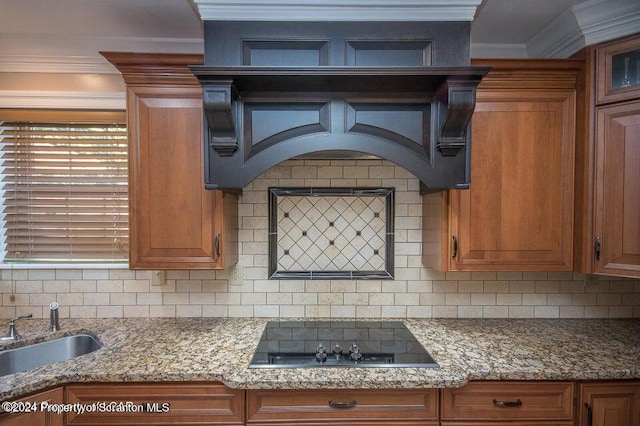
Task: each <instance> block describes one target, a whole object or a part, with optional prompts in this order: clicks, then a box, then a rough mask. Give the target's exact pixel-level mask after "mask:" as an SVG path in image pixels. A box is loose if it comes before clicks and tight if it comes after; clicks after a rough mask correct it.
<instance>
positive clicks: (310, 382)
mask: <svg viewBox="0 0 640 426" xmlns="http://www.w3.org/2000/svg"><path fill="white" fill-rule="evenodd" d="M266 321H267V319H258V318H241V319H221V318H183V319H159V318H158V319H138V318H135V319H134V318H130V319H89V320H85V319H83V320H70V319H62V320H61V321H60V323H61V326H62V327H63V328H62V330H61V331H59V332H56V333H49V332H48V331H46V330H47V326H48V320H36V319H33V320H20V322H19V324H18V331H19V332H20V333H21V334H22V336H23V340H22V341H20V342H17V343H11V344H8V345H7V344H4V345H2V346H1V349H2V350H4V349H9V348H11V347H16V346H22V345H25V344H30V343H36V342H39V341H43V340H51V339H54V338H57V337H62V336H65V335H70V334H78V333H87V334H91V335H93V336H95V337H97V338H98V340H99V341H100V342H101V343H102V344H103V347H102V348H101V349H99V350H97V351H96V352H93V353H91V354H87V355H83V356H80V357H77V358H74V359H71V360H68V361H64V362H60V363H55V364H50V365H47V366H43V367H39V368H36V369H33V370H30V371H27V372H23V373H17V374H13V375H9V376H4V377H0V400H2V401H4V400H7V399H12V398H16V397H18V396H21V395H26V394H28V393H32V392H36V391H38V390H41V389H45V388H48V387H52V386H56V385H63V384H67V383H78V382H162V381H220V382H222V383H224V384H226V385H227V386H229V387H232V388H247V389H249V388H272V389H277V388H288V389H296V388H299V389H303V388H306V389H313V388H415V387H458V386H463V385H464V384H465V383H466V382H468V381H469V380H593V379H630V378H635V379H640V320H543V319H540V320H514V319H509V320H501V319H500V320H499V319H496V320H490V319H475V320H474V319H448V320H445V319H429V320H418V319H410V320H405V321H404V322H405V323H406V324H407V327H408V328H409V329H410V330H411V331H412V332H413V333H414V335H415V336H416V337H417V338H418V340H419V341H420V342H421V343H422V344H423V346H424V347H425V348H426V349H427V350H428V351H429V352H430V353H431V355H432V356H433V357H434V359H435V360H436V361H437V362H438V364H439V366H440V367H439V368H306V369H303V368H301V369H298V368H294V369H249V368H247V366H248V365H249V361H250V359H251V356H252V355H253V351H254V349H255V347H256V345H257V343H258V340H259V339H260V336H261V334H262V330H263V329H264V326H265V324H266ZM2 324H6V322H5V321H2Z"/></svg>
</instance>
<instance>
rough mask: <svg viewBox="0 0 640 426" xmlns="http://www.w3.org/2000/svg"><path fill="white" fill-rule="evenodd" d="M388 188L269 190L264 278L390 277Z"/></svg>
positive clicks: (391, 207)
mask: <svg viewBox="0 0 640 426" xmlns="http://www.w3.org/2000/svg"><path fill="white" fill-rule="evenodd" d="M394 194H395V191H394V189H393V188H375V189H371V188H269V278H270V279H287V278H289V279H310V280H318V279H328V280H330V279H392V278H393V254H394V249H393V247H394Z"/></svg>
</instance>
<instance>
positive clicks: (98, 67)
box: [0, 55, 118, 74]
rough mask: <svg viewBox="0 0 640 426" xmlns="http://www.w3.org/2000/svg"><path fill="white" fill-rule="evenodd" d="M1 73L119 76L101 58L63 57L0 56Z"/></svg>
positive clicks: (116, 71)
mask: <svg viewBox="0 0 640 426" xmlns="http://www.w3.org/2000/svg"><path fill="white" fill-rule="evenodd" d="M0 72H36V73H63V74H118V70H116V69H115V68H114V67H113V66H112V65H111V64H109V63H107V62H105V61H104V59H103V58H101V57H100V58H99V57H91V56H61V55H50V56H46V55H38V56H35V55H33V56H32V55H0Z"/></svg>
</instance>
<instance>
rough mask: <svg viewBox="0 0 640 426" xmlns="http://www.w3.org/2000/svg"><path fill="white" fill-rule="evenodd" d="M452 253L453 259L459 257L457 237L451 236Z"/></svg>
mask: <svg viewBox="0 0 640 426" xmlns="http://www.w3.org/2000/svg"><path fill="white" fill-rule="evenodd" d="M451 252H452V254H451V258H452V259H455V258H456V257H458V238H457V237H456V236H455V235H452V236H451Z"/></svg>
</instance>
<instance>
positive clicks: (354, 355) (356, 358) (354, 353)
mask: <svg viewBox="0 0 640 426" xmlns="http://www.w3.org/2000/svg"><path fill="white" fill-rule="evenodd" d="M349 354H350V355H349V358H351V361H353V362H355V363H356V364H357V363H358V362H360V361H361V360H362V354H361V353H360V348H358V345H356V344H355V343H354V344H352V345H351V347H350V348H349Z"/></svg>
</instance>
